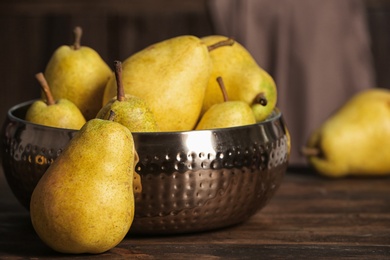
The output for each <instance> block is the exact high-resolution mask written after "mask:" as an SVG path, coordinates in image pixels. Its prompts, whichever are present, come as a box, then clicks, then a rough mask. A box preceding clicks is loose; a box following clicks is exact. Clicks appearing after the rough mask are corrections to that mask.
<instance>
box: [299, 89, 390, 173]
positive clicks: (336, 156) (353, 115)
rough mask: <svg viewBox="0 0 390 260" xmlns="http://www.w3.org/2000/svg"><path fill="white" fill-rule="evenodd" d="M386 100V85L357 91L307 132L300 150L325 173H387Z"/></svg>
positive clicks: (389, 98) (389, 129)
mask: <svg viewBox="0 0 390 260" xmlns="http://www.w3.org/2000/svg"><path fill="white" fill-rule="evenodd" d="M389 104H390V90H388V89H382V88H373V89H368V90H364V91H361V92H359V93H357V94H356V95H354V96H353V97H352V98H351V99H350V100H348V101H347V102H346V103H345V104H344V105H343V106H342V107H341V108H339V109H338V110H337V111H336V112H335V113H334V114H333V115H332V116H330V117H329V118H328V119H327V120H325V121H324V123H323V124H322V125H321V126H320V127H319V128H318V129H317V130H315V131H314V132H313V133H312V134H311V136H310V138H309V140H308V142H307V145H306V146H305V147H304V148H303V150H302V152H303V154H304V155H305V156H307V159H308V161H309V163H310V164H311V165H312V166H313V167H314V168H315V169H316V170H317V171H318V172H319V173H321V174H323V175H325V176H329V177H343V176H347V175H360V176H371V175H387V174H390V149H387V148H388V147H390V105H389Z"/></svg>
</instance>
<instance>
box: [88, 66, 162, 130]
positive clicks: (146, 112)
mask: <svg viewBox="0 0 390 260" xmlns="http://www.w3.org/2000/svg"><path fill="white" fill-rule="evenodd" d="M114 65H115V78H116V82H117V96H116V97H115V98H113V99H111V100H110V101H109V102H108V103H107V104H106V105H105V106H104V107H102V108H101V109H100V111H99V112H98V114H97V116H96V117H97V118H103V119H107V118H108V117H109V115H110V111H114V113H115V118H114V121H115V122H118V123H121V124H122V125H124V126H126V127H127V128H129V130H130V131H131V132H157V131H158V126H157V122H156V119H155V118H154V115H153V113H152V111H151V110H150V109H149V107H148V105H147V104H146V102H145V101H144V100H143V99H141V98H139V97H136V96H133V95H126V94H125V92H124V88H123V83H122V63H121V62H120V61H115V62H114Z"/></svg>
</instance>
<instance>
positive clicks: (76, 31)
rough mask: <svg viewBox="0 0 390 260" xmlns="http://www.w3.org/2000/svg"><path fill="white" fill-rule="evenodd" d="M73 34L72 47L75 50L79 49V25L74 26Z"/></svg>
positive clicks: (80, 30) (80, 33)
mask: <svg viewBox="0 0 390 260" xmlns="http://www.w3.org/2000/svg"><path fill="white" fill-rule="evenodd" d="M73 34H74V42H73V48H74V49H75V50H78V49H80V47H81V36H82V35H83V30H82V29H81V27H80V26H76V27H75V28H74V30H73Z"/></svg>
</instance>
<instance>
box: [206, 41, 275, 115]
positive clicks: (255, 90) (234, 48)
mask: <svg viewBox="0 0 390 260" xmlns="http://www.w3.org/2000/svg"><path fill="white" fill-rule="evenodd" d="M224 39H227V37H225V36H221V35H210V36H205V37H202V38H201V40H202V41H203V42H204V43H205V44H206V45H212V44H215V43H216V42H219V41H222V40H224ZM210 57H211V60H212V72H211V76H210V79H209V82H208V86H207V89H206V94H205V100H204V102H203V107H202V112H201V113H202V114H203V113H204V112H206V111H207V110H208V109H209V108H210V107H211V106H212V105H214V104H217V103H220V102H222V100H223V96H222V94H221V91H220V90H219V86H218V84H217V82H215V78H216V77H218V76H221V77H222V78H223V79H224V82H225V84H226V91H227V93H228V94H229V99H230V100H241V101H244V102H246V103H247V104H249V105H250V106H251V108H252V110H253V112H254V114H255V117H256V121H258V122H260V121H263V120H264V119H266V118H267V117H268V116H269V115H270V114H271V113H272V111H273V109H274V108H275V106H276V102H277V89H276V84H275V82H274V80H273V78H272V77H271V76H270V75H269V74H268V73H267V72H266V71H265V70H264V69H262V68H261V67H260V66H259V65H258V64H257V62H256V61H255V59H254V58H253V57H252V55H251V54H250V53H249V51H248V50H246V48H244V46H242V45H241V44H240V43H238V42H237V41H236V42H235V43H234V44H233V45H230V46H225V47H222V48H216V49H214V50H212V51H210Z"/></svg>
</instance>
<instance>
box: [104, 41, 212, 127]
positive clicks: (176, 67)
mask: <svg viewBox="0 0 390 260" xmlns="http://www.w3.org/2000/svg"><path fill="white" fill-rule="evenodd" d="M210 73H211V61H210V55H209V51H208V48H207V46H206V45H205V44H204V43H203V42H202V41H201V40H200V38H198V37H195V36H192V35H182V36H177V37H173V38H170V39H167V40H163V41H161V42H158V43H155V44H152V45H151V46H148V47H146V48H145V49H143V50H141V51H139V52H137V53H135V54H133V55H131V56H130V57H128V58H127V59H126V60H125V61H124V62H123V86H124V89H125V92H126V93H127V94H129V95H133V96H137V97H139V98H142V99H143V100H144V101H145V102H146V103H147V105H148V106H149V108H150V109H151V111H152V113H153V114H154V116H155V119H156V122H157V125H158V127H159V128H160V131H182V130H192V129H193V128H194V127H195V125H196V122H197V121H198V119H199V115H200V111H201V108H202V102H203V99H204V95H205V90H206V86H207V82H208V80H209V78H210ZM115 95H116V82H115V77H114V76H112V77H111V78H110V80H109V82H108V83H107V86H106V89H105V93H104V98H103V105H105V104H106V103H107V102H108V101H109V100H111V99H112V98H113V97H114V96H115Z"/></svg>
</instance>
